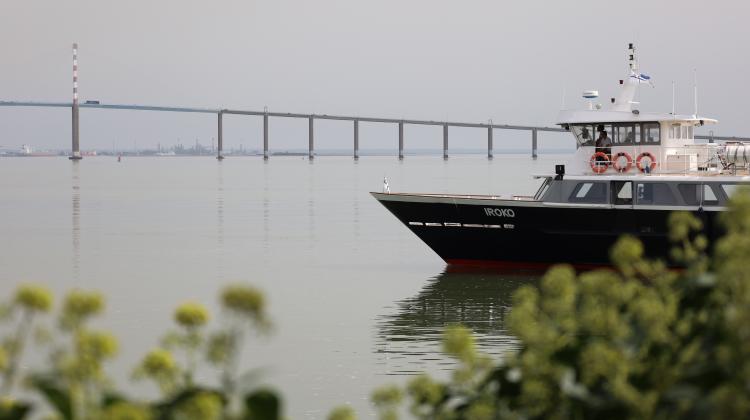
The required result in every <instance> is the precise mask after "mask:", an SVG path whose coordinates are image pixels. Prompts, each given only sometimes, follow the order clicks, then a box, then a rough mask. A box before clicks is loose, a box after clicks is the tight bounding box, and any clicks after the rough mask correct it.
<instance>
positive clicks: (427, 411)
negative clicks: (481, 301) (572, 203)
mask: <svg viewBox="0 0 750 420" xmlns="http://www.w3.org/2000/svg"><path fill="white" fill-rule="evenodd" d="M721 220H722V222H723V224H724V228H725V231H726V233H725V235H724V236H723V237H722V238H721V239H720V240H719V241H718V242H716V243H715V244H714V250H713V255H712V256H709V255H708V251H709V249H708V245H709V243H708V240H707V238H706V237H705V236H704V234H703V233H702V229H703V223H702V222H701V220H700V219H699V218H697V217H696V216H695V215H693V214H691V213H685V212H677V213H673V214H672V215H671V216H670V218H669V221H668V223H669V230H670V234H669V239H670V240H671V241H672V242H673V244H674V248H673V250H672V252H671V254H670V256H669V257H671V258H672V261H673V262H676V263H678V264H681V265H682V266H683V267H684V268H683V269H681V270H669V269H667V265H666V264H665V263H664V262H663V261H661V260H649V259H647V258H645V257H644V247H643V245H642V244H641V242H640V241H639V240H638V239H636V238H634V237H629V236H625V237H622V238H621V239H620V240H619V241H618V242H617V243H616V244H615V245H614V246H613V247H612V249H611V251H610V256H611V259H612V265H613V268H612V269H601V270H596V271H590V272H584V273H581V274H577V273H576V272H575V270H573V268H572V267H570V266H567V265H558V266H555V267H553V268H551V269H550V270H549V271H548V272H547V273H546V274H545V276H544V278H543V279H542V282H541V285H540V287H539V288H535V287H532V286H524V287H522V288H520V289H518V290H517V291H516V292H515V294H514V299H513V308H512V310H511V313H510V316H509V320H508V323H509V327H510V329H511V331H512V332H513V334H514V335H515V336H517V337H518V339H519V340H520V342H521V348H520V350H518V351H517V352H514V353H513V354H508V355H507V356H506V357H505V359H504V360H503V362H502V363H501V364H500V365H499V366H492V367H488V365H487V364H486V362H483V361H482V357H481V355H478V354H477V352H476V350H475V349H474V344H473V338H472V336H471V333H470V331H469V330H468V329H465V328H463V327H460V326H449V327H447V328H446V330H445V335H444V351H445V352H446V353H447V354H449V355H451V356H453V357H455V358H456V359H457V360H458V362H459V365H458V367H457V369H456V373H455V374H454V376H453V378H452V380H451V381H449V382H447V383H442V382H439V381H435V380H433V379H431V378H429V377H427V376H419V377H417V378H415V379H413V380H412V381H411V382H410V383H409V384H408V385H407V386H406V391H407V395H408V397H409V409H410V412H411V414H412V415H413V416H414V417H416V418H422V419H497V418H521V419H524V418H527V419H533V418H561V419H562V418H567V419H577V418H582V419H585V418H608V419H636V418H637V419H640V418H748V417H750V270H749V269H748V268H750V265H748V263H747V261H748V259H750V194H749V193H748V191H743V192H742V193H740V194H738V195H737V196H736V197H735V198H734V199H733V200H732V204H731V206H730V209H729V210H728V211H727V212H725V213H724V214H722V218H721ZM665 257H666V256H665ZM466 384H468V386H466ZM372 400H373V403H374V404H375V406H376V407H379V406H383V405H384V404H387V403H384V401H383V399H382V398H381V397H378V396H376V395H373V398H372ZM388 407H389V408H388V410H389V411H384V410H381V411H379V413H381V414H380V418H381V419H386V418H387V419H392V418H394V417H393V416H392V415H390V414H388V413H392V412H393V408H392V406H391V405H388ZM383 413H386V414H387V415H384V414H383Z"/></svg>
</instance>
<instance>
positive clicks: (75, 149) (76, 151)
mask: <svg viewBox="0 0 750 420" xmlns="http://www.w3.org/2000/svg"><path fill="white" fill-rule="evenodd" d="M0 106H9V107H11V106H12V107H56V108H71V110H72V124H71V127H72V146H71V154H70V156H69V158H70V159H71V160H80V159H82V158H83V156H82V154H81V149H80V139H79V136H80V133H79V109H80V108H98V109H123V110H138V111H162V112H192V113H202V114H215V115H216V116H217V137H216V138H217V140H218V141H217V147H216V158H217V159H219V160H222V159H224V156H225V155H224V140H223V134H224V133H223V131H224V130H223V121H222V119H223V116H224V115H248V116H258V117H262V118H263V158H264V159H268V158H269V138H268V120H269V118H271V117H274V118H301V119H307V120H308V152H307V156H308V158H309V159H313V158H314V157H315V147H314V146H315V120H337V121H350V122H352V127H353V134H352V140H353V141H352V143H353V144H352V156H353V157H354V159H359V157H360V150H359V123H360V122H370V123H384V124H397V125H398V158H399V159H403V158H404V125H407V124H408V125H430V126H441V127H443V158H444V159H448V129H449V128H450V127H467V128H479V129H484V130H486V131H487V158H489V159H492V157H493V153H494V131H495V130H520V131H528V132H529V133H530V134H531V156H532V157H533V158H536V157H537V155H538V133H539V132H540V131H546V132H565V131H566V130H564V129H562V128H557V127H536V126H523V125H508V124H493V123H492V121H491V120H490V121H488V122H487V123H465V122H450V121H427V120H413V119H394V118H378V117H355V116H343V115H327V114H300V113H284V112H269V111H268V110H267V109H266V110H263V111H248V110H238V109H221V108H192V107H174V106H152V105H123V104H102V103H100V101H98V100H87V101H85V102H84V103H82V104H80V103H79V97H78V44H77V43H74V44H73V102H72V103H65V102H33V101H0ZM695 138H697V139H705V140H709V141H711V142H712V141H714V140H723V141H732V140H745V139H743V138H739V137H726V136H724V137H721V136H716V137H714V136H713V135H710V136H695Z"/></svg>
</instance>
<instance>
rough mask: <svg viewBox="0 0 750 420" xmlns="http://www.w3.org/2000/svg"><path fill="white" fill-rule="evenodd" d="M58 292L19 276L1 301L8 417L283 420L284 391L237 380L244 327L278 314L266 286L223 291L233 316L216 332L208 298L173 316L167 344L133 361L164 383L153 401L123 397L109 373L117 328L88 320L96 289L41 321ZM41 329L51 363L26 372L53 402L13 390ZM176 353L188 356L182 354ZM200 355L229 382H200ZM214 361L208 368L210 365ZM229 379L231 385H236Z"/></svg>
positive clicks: (99, 300) (260, 326)
mask: <svg viewBox="0 0 750 420" xmlns="http://www.w3.org/2000/svg"><path fill="white" fill-rule="evenodd" d="M52 302H53V299H52V293H51V292H50V291H48V290H47V289H45V288H43V287H41V286H36V285H21V286H19V287H18V289H17V291H16V293H15V295H14V296H13V298H12V299H10V301H8V302H4V303H2V304H0V322H3V323H5V324H6V326H7V327H9V328H7V329H4V330H8V331H11V332H10V333H7V334H5V335H4V336H2V341H1V342H0V343H1V345H0V379H2V392H0V420H5V419H25V418H28V417H29V416H30V415H31V414H32V413H33V414H34V415H35V417H39V415H40V413H44V411H45V410H46V411H50V410H51V411H52V413H53V414H52V416H48V418H54V419H63V420H94V419H104V420H162V419H163V420H193V419H195V420H210V419H228V420H232V419H264V420H265V419H270V420H274V419H279V418H281V406H282V404H281V399H280V398H279V396H277V395H276V393H274V392H273V391H269V390H256V389H252V387H251V385H252V384H249V383H248V384H245V385H246V386H245V388H244V389H243V393H242V395H240V394H239V393H238V389H237V387H235V386H234V384H235V383H236V382H238V381H239V379H237V375H238V374H237V372H236V368H237V367H238V359H239V355H240V353H241V351H242V344H243V343H244V339H241V337H242V335H243V333H245V332H247V331H257V332H260V333H266V332H267V331H268V327H269V325H270V323H269V322H268V316H267V314H266V312H265V311H266V306H265V301H264V299H263V294H262V293H261V292H260V291H259V290H257V289H255V288H252V287H250V286H245V285H239V284H238V285H233V286H231V287H229V288H227V289H226V290H225V291H223V292H222V293H221V295H220V302H221V303H222V307H223V312H226V317H227V318H230V319H227V320H225V322H223V323H222V324H221V325H222V328H220V329H218V330H216V331H215V332H213V333H209V332H208V331H206V328H208V322H209V320H210V319H211V316H210V314H209V312H208V309H206V307H205V306H203V305H202V304H200V303H197V302H187V303H183V304H182V305H180V306H178V307H177V309H176V310H175V312H174V315H173V319H174V321H175V324H176V327H177V328H176V329H175V330H173V331H169V332H167V333H166V334H165V335H164V337H162V340H161V341H162V346H161V347H156V348H154V349H153V350H151V351H150V352H149V353H147V354H146V355H145V356H144V357H143V359H142V360H141V362H140V363H139V364H138V365H137V366H136V368H135V369H134V370H133V378H134V379H136V380H148V381H152V382H153V383H155V384H156V385H157V386H158V387H159V389H160V390H161V397H160V398H157V399H154V400H153V401H137V400H132V399H130V398H127V397H125V396H123V395H122V394H121V393H120V392H118V391H117V389H116V388H115V387H114V386H113V384H112V382H111V381H110V380H109V378H108V376H107V374H106V369H105V368H106V363H107V362H108V361H110V360H112V359H113V358H114V357H115V356H116V355H117V352H118V349H119V344H118V341H117V339H116V337H115V336H114V335H112V334H111V333H109V332H107V331H100V330H95V329H92V328H90V327H89V323H90V321H91V320H92V319H94V318H95V317H96V316H98V315H101V314H102V313H104V311H105V308H106V304H105V300H104V297H103V296H102V295H101V294H100V293H98V292H95V291H83V290H73V291H71V292H69V293H68V294H67V295H66V296H65V297H64V298H63V301H62V305H61V308H60V312H59V314H58V316H57V319H58V322H57V324H56V325H57V330H56V331H54V332H53V331H51V330H49V329H47V327H46V326H45V325H41V323H40V322H38V321H37V319H36V318H37V317H38V315H40V314H43V313H45V312H49V311H50V310H51V309H52ZM31 332H33V333H34V334H33V336H34V339H35V340H34V343H35V344H36V346H37V347H36V348H35V349H34V351H35V352H44V351H46V352H47V354H48V356H49V361H50V363H48V364H45V366H44V368H43V369H41V370H32V371H31V372H30V373H29V374H27V375H26V376H25V378H24V384H25V385H26V387H27V388H28V389H29V390H31V391H33V392H34V393H36V395H38V396H39V397H41V399H42V400H44V402H45V403H46V406H45V407H34V405H32V403H30V402H26V401H21V400H17V399H15V398H14V395H15V394H16V392H15V391H16V388H17V385H18V383H19V382H20V381H19V376H20V375H19V372H18V370H19V369H18V366H19V365H20V358H21V355H22V353H23V350H24V348H25V346H26V345H27V344H28V343H27V342H28V341H30V340H29V337H30V334H31ZM176 354H179V355H181V356H184V357H182V358H180V359H179V360H180V361H179V362H178V359H177V358H176V357H175V355H176ZM201 362H206V364H207V366H205V367H206V368H208V367H212V366H213V367H216V366H219V367H225V368H226V369H225V370H224V371H222V374H221V377H220V378H219V380H218V381H217V383H220V384H221V385H222V386H219V387H211V386H207V385H202V384H201V385H199V384H196V383H195V381H194V380H193V377H194V373H195V372H196V370H197V369H198V368H199V367H200V365H201ZM206 370H209V369H206ZM228 385H231V386H228Z"/></svg>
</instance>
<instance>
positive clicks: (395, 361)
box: [375, 268, 541, 375]
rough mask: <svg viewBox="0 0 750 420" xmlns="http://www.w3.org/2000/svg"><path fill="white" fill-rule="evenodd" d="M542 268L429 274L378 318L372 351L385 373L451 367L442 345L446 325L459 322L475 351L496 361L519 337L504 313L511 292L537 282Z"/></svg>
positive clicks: (516, 344)
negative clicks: (417, 289)
mask: <svg viewBox="0 0 750 420" xmlns="http://www.w3.org/2000/svg"><path fill="white" fill-rule="evenodd" d="M540 277H541V273H527V274H523V273H522V274H519V273H518V272H516V273H513V274H510V273H508V274H505V273H498V272H497V271H493V272H486V271H478V270H470V269H465V268H462V269H456V268H450V269H449V270H448V271H447V272H444V273H442V274H440V275H438V276H436V277H435V278H433V279H431V280H430V281H429V282H428V283H427V284H426V285H425V287H424V288H423V289H422V290H421V291H420V292H419V294H418V295H416V296H414V297H410V298H407V299H404V300H401V301H398V302H396V303H395V304H394V306H393V307H391V308H390V309H392V311H391V312H390V313H389V314H385V315H382V316H380V317H378V320H377V326H376V331H377V338H376V349H375V351H376V353H379V354H381V355H382V358H381V359H380V360H379V362H378V363H380V364H382V365H384V369H383V372H384V373H385V374H388V375H412V374H419V373H422V372H437V371H440V370H442V371H450V370H452V369H453V367H454V366H455V362H454V360H453V359H452V358H450V357H449V356H447V355H445V354H444V353H443V352H442V350H441V348H442V342H441V339H442V333H443V330H444V328H445V326H447V325H450V324H454V323H461V324H463V325H465V326H467V327H468V328H470V329H471V330H472V332H473V333H474V337H475V338H476V343H477V348H478V350H479V351H480V352H482V353H485V354H489V355H491V356H492V358H493V359H495V360H498V361H499V360H500V359H501V357H502V355H503V354H504V353H506V352H507V351H509V350H515V349H516V348H517V346H518V341H517V340H516V339H515V338H514V337H513V336H511V335H510V333H509V331H508V328H507V325H506V317H507V315H508V313H509V310H510V307H511V304H512V297H513V292H514V291H515V290H516V289H518V288H519V287H521V286H523V285H526V284H532V285H536V284H537V283H538V280H539V278H540Z"/></svg>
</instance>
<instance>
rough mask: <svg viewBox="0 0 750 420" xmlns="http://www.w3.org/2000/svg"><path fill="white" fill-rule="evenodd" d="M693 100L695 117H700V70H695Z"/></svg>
mask: <svg viewBox="0 0 750 420" xmlns="http://www.w3.org/2000/svg"><path fill="white" fill-rule="evenodd" d="M693 100H694V102H695V103H694V105H695V108H694V109H693V112H694V114H693V116H694V117H697V116H698V70H697V69H693Z"/></svg>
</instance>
